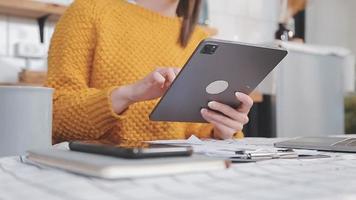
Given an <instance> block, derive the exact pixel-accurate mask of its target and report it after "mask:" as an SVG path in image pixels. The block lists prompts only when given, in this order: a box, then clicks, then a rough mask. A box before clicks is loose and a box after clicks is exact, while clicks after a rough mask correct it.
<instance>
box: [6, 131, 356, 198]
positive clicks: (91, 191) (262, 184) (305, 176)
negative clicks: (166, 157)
mask: <svg viewBox="0 0 356 200" xmlns="http://www.w3.org/2000/svg"><path fill="white" fill-rule="evenodd" d="M276 140H278V139H261V138H256V139H244V140H243V142H244V143H245V144H246V146H249V147H256V146H266V147H268V146H271V145H272V144H273V143H274V142H275V141H276ZM326 154H328V155H331V158H322V159H309V160H298V159H274V160H269V161H262V162H257V163H248V164H235V165H233V166H232V167H231V168H230V169H228V170H221V171H213V172H208V173H195V174H181V175H174V176H162V177H152V178H142V179H126V180H116V181H109V180H103V179H95V178H89V177H83V176H79V175H75V174H72V173H67V172H64V171H60V170H56V169H48V168H39V167H36V166H32V165H27V164H24V163H22V162H21V159H20V158H19V157H7V158H1V159H0V200H7V199H11V200H13V199H26V200H32V199H53V200H55V199H100V200H102V199H108V200H111V199H115V200H117V199H145V200H147V199H187V198H193V199H204V200H208V199H219V200H220V199H264V200H266V199H267V200H268V199H287V198H288V199H298V200H300V199H356V154H341V153H326Z"/></svg>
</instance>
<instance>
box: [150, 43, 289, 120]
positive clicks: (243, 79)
mask: <svg viewBox="0 0 356 200" xmlns="http://www.w3.org/2000/svg"><path fill="white" fill-rule="evenodd" d="M286 55H287V51H286V50H284V49H281V48H272V47H266V46H258V45H251V44H244V43H238V42H232V41H225V40H217V39H206V40H203V41H202V42H201V43H200V44H199V45H198V47H197V48H196V49H195V51H194V53H193V54H192V55H191V57H190V58H189V59H188V61H187V62H186V64H185V65H184V67H183V68H182V70H181V71H180V73H179V74H178V75H177V77H176V79H175V80H174V82H173V83H172V84H171V86H170V88H169V89H168V90H167V91H166V93H165V94H164V95H163V97H162V98H161V99H160V101H159V102H158V104H157V105H156V106H155V108H154V109H153V111H152V112H151V114H150V116H149V118H150V120H152V121H172V122H206V121H205V120H204V118H203V117H202V116H201V113H200V110H201V109H202V108H207V104H208V102H210V101H217V102H220V103H224V104H227V105H230V106H232V107H234V108H237V107H238V106H239V102H238V101H237V99H236V97H235V92H237V91H239V92H243V93H245V94H250V93H251V92H252V91H253V90H254V89H255V88H256V87H257V86H258V84H259V83H260V82H262V80H263V79H264V78H265V77H266V76H267V75H268V73H270V72H271V71H272V70H273V69H274V68H275V67H276V66H277V65H278V64H279V63H280V62H281V60H282V59H283V58H284V57H285V56H286Z"/></svg>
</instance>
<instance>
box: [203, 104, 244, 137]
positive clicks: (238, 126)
mask: <svg viewBox="0 0 356 200" xmlns="http://www.w3.org/2000/svg"><path fill="white" fill-rule="evenodd" d="M201 112H202V115H203V116H204V117H205V118H207V119H211V120H213V121H216V122H218V123H220V124H223V125H225V126H227V127H229V128H231V129H233V130H234V131H240V130H242V127H243V125H242V123H240V122H238V121H234V120H232V119H230V118H228V117H225V116H223V115H221V114H218V113H216V112H214V111H210V110H208V109H205V108H204V109H202V111H201Z"/></svg>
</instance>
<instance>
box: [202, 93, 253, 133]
mask: <svg viewBox="0 0 356 200" xmlns="http://www.w3.org/2000/svg"><path fill="white" fill-rule="evenodd" d="M235 96H236V98H237V100H238V101H240V102H241V103H240V106H239V107H238V108H237V109H234V108H232V107H230V106H228V105H225V104H222V103H219V102H216V101H211V102H209V103H208V107H209V109H206V108H203V109H202V110H201V114H202V116H203V118H204V119H205V120H206V121H208V122H209V123H211V124H212V125H213V126H214V138H217V139H231V138H232V137H233V136H234V134H235V133H237V132H239V131H241V130H242V128H243V126H244V125H245V124H247V123H248V121H249V119H248V116H247V115H248V113H249V111H250V109H251V107H252V105H253V100H252V99H251V97H249V96H248V95H246V94H243V93H241V92H236V94H235ZM214 110H215V111H219V112H220V113H224V115H225V116H224V115H222V114H219V113H217V112H214Z"/></svg>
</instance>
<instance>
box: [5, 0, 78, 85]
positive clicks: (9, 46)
mask: <svg viewBox="0 0 356 200" xmlns="http://www.w3.org/2000/svg"><path fill="white" fill-rule="evenodd" d="M38 1H44V2H50V3H59V4H64V5H68V4H70V3H71V2H72V0H38ZM54 26H55V24H54V23H53V22H47V23H46V26H45V30H44V34H45V41H44V44H45V46H46V47H47V48H48V46H49V43H50V39H51V36H52V34H53V31H54ZM19 42H23V43H34V44H39V43H40V35H39V28H38V25H37V21H36V19H29V18H20V17H14V16H5V15H1V14H0V82H17V73H18V72H19V71H21V69H23V68H25V67H27V68H29V69H32V70H46V69H47V58H43V59H28V60H27V61H26V60H25V59H22V58H16V57H15V55H14V54H15V52H14V47H15V44H16V43H19Z"/></svg>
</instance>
